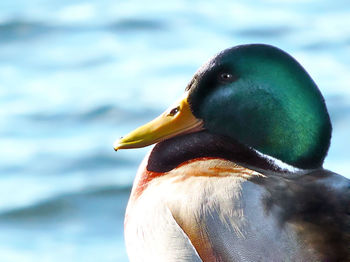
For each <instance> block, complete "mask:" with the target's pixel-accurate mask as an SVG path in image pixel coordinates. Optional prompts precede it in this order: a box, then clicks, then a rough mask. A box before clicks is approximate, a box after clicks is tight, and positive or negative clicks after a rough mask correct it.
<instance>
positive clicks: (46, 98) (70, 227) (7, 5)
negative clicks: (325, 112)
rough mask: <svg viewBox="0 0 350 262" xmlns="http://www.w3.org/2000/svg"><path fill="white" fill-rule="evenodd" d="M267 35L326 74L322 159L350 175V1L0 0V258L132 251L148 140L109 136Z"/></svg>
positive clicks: (112, 257)
mask: <svg viewBox="0 0 350 262" xmlns="http://www.w3.org/2000/svg"><path fill="white" fill-rule="evenodd" d="M258 42H259V43H268V44H273V45H276V46H278V47H280V48H282V49H284V50H286V51H287V52H289V53H291V54H292V55H293V56H294V57H295V58H297V60H299V61H300V62H301V63H302V64H303V65H304V67H305V68H306V69H307V71H308V72H309V73H310V74H311V76H312V77H313V78H314V80H315V81H316V83H318V85H319V87H320V89H321V91H322V92H323V94H324V96H325V98H326V102H327V105H328V108H329V111H330V114H331V118H332V121H333V128H334V132H333V140H332V145H331V149H330V152H329V155H328V158H327V160H326V162H325V167H326V168H329V169H332V170H333V171H336V172H339V173H341V174H343V175H346V176H348V177H350V171H349V170H350V163H349V160H350V152H349V148H350V139H349V134H350V88H349V83H350V4H349V1H348V0H339V1H325V0H309V1H307V0H293V1H292V0H290V1H277V0H276V1H275V0H262V1H253V0H239V1H224V0H217V1H198V0H193V1H186V0H180V1H173V2H170V1H163V2H161V1H155V0H144V1H135V0H131V1H119V0H99V1H97V0H96V1H93V0H90V1H80V0H31V1H28V0H11V1H10V0H3V1H0V103H1V107H0V145H1V146H0V232H1V233H0V261H2V262H7V261H11V262H12V261H21V262H27V261H35V262H38V261H45V262H46V261H52V262H58V261H65V262H69V261H84V262H89V261H99V262H107V261H127V256H126V253H125V247H124V242H123V216H124V210H125V206H126V203H127V199H128V195H129V192H130V188H131V184H132V181H133V178H134V174H135V172H136V169H137V166H138V164H139V162H140V161H141V159H142V157H143V155H144V154H145V152H146V151H147V149H140V150H132V151H120V152H118V153H115V152H114V151H113V149H112V143H113V141H114V140H115V139H116V138H118V137H120V136H121V135H123V134H125V133H126V132H128V131H130V130H132V129H133V128H135V127H137V126H139V125H140V124H143V123H145V122H146V121H149V120H151V119H152V118H153V117H155V116H157V115H158V114H159V113H161V112H162V111H163V110H164V109H165V108H167V106H168V105H170V103H172V102H173V101H174V100H175V99H176V98H178V97H179V96H180V95H181V94H182V92H183V90H184V88H185V87H186V84H187V82H188V81H189V80H190V79H191V77H192V75H193V73H194V72H195V71H196V69H197V68H198V67H199V66H200V65H201V64H202V63H203V62H205V61H206V60H207V59H208V58H209V57H211V56H212V55H214V54H215V53H216V52H218V51H220V50H222V49H224V48H227V47H231V46H234V45H237V44H243V43H258Z"/></svg>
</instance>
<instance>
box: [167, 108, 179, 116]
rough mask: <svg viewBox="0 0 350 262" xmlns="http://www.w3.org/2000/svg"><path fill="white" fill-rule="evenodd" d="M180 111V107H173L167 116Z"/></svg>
mask: <svg viewBox="0 0 350 262" xmlns="http://www.w3.org/2000/svg"><path fill="white" fill-rule="evenodd" d="M179 111H180V107H179V106H178V107H175V108H173V109H171V111H170V112H169V114H168V116H174V115H176V114H177V113H178V112H179Z"/></svg>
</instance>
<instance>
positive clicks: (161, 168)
mask: <svg viewBox="0 0 350 262" xmlns="http://www.w3.org/2000/svg"><path fill="white" fill-rule="evenodd" d="M206 157H209V158H221V159H225V160H229V161H232V162H234V163H237V164H239V165H241V166H243V167H246V168H249V169H252V170H255V171H258V172H262V171H270V172H276V173H279V174H285V175H288V174H290V173H305V172H301V171H302V170H300V169H298V168H294V167H291V166H289V165H286V164H284V163H283V162H281V161H278V160H276V159H273V158H271V157H268V156H266V155H263V154H261V153H259V152H258V151H256V150H254V149H251V148H249V147H247V146H245V145H242V144H240V143H238V142H237V141H234V140H232V139H231V138H228V137H225V136H221V135H216V134H212V133H209V132H208V131H201V132H196V133H191V134H187V135H183V136H177V137H174V138H171V139H168V140H166V141H163V142H160V143H158V144H157V145H156V146H155V147H154V148H153V150H152V152H151V154H150V156H149V159H148V163H147V170H148V171H151V172H158V173H164V172H168V171H170V170H172V169H174V168H176V167H178V166H179V165H181V164H182V163H184V162H186V161H189V160H192V159H198V158H206Z"/></svg>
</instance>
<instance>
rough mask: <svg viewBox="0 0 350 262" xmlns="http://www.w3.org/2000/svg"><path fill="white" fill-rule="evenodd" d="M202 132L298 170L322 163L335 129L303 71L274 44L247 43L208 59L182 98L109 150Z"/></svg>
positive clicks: (310, 80) (145, 144) (316, 166)
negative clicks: (231, 141) (218, 136)
mask: <svg viewBox="0 0 350 262" xmlns="http://www.w3.org/2000/svg"><path fill="white" fill-rule="evenodd" d="M203 129H205V130H207V132H210V133H212V134H215V135H220V136H224V137H226V138H227V139H232V140H234V141H238V142H239V143H241V144H243V145H245V146H246V147H248V148H250V149H252V150H255V151H258V152H259V153H261V154H264V155H267V156H270V157H273V158H275V159H278V160H280V161H282V162H284V163H286V164H288V165H291V166H293V167H297V168H301V169H313V168H319V167H321V166H322V163H323V160H324V158H325V156H326V154H327V151H328V148H329V145H330V137H331V131H332V127H331V123H330V119H329V115H328V112H327V108H326V105H325V102H324V99H323V97H322V95H321V93H320V91H319V89H318V88H317V86H316V84H315V83H314V81H313V80H312V79H311V77H310V76H309V74H308V73H307V72H306V71H305V70H304V68H303V67H302V66H301V65H300V64H299V63H298V62H297V61H296V60H295V59H294V58H292V57H291V56H290V55H288V54H287V53H285V52H284V51H282V50H280V49H278V48H276V47H272V46H269V45H263V44H252V45H241V46H237V47H233V48H230V49H226V50H224V51H222V52H220V53H219V54H217V55H216V56H215V57H213V58H212V59H211V60H209V61H208V62H207V63H206V64H204V65H203V66H202V67H201V68H200V69H199V70H198V71H197V72H196V74H195V75H194V77H193V78H192V80H191V81H190V83H189V85H188V86H187V88H186V91H185V94H184V97H182V98H181V99H180V100H179V101H177V102H176V103H175V104H174V105H173V106H171V107H170V108H169V109H168V110H167V111H165V112H164V113H163V114H162V115H161V116H159V117H158V118H156V119H155V120H153V121H151V122H150V123H148V124H146V125H144V126H142V127H140V128H138V129H136V130H135V131H133V132H131V133H130V134H128V135H127V136H125V137H124V138H121V139H120V140H118V141H116V143H115V145H114V149H115V150H118V149H123V148H137V147H144V146H147V145H150V144H153V143H157V142H159V141H164V140H167V139H169V138H171V137H174V136H178V135H183V134H186V133H191V132H198V131H200V130H203Z"/></svg>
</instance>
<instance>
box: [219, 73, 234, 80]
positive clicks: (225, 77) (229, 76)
mask: <svg viewBox="0 0 350 262" xmlns="http://www.w3.org/2000/svg"><path fill="white" fill-rule="evenodd" d="M220 79H221V80H223V81H225V82H230V81H232V80H233V75H232V74H229V73H222V74H221V75H220Z"/></svg>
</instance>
